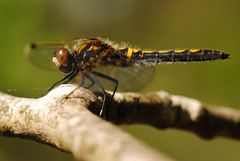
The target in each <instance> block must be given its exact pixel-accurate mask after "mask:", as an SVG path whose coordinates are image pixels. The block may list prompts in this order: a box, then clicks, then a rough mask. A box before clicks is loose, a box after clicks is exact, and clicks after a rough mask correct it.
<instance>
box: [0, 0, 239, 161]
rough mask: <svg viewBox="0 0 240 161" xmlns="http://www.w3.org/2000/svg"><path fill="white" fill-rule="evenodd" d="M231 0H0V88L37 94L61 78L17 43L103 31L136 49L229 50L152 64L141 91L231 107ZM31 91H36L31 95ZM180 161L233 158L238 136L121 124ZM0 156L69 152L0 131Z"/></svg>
mask: <svg viewBox="0 0 240 161" xmlns="http://www.w3.org/2000/svg"><path fill="white" fill-rule="evenodd" d="M239 7H240V1H238V0H228V1H226V0H218V1H211V0H181V1H178V0H159V1H157V0H148V1H147V0H119V1H117V0H45V1H32V0H21V1H16V0H15V1H14V0H0V72H1V75H0V78H1V79H0V82H1V83H0V89H1V91H5V92H6V91H8V92H10V93H11V94H13V95H17V96H24V97H37V96H38V94H39V89H42V88H46V87H49V86H50V85H51V84H52V83H54V82H55V81H56V80H58V79H59V78H60V77H61V74H60V73H58V72H54V71H50V70H44V69H41V68H38V67H36V66H34V65H32V64H31V63H30V62H29V60H28V59H27V58H26V56H24V55H23V48H24V45H25V44H26V43H28V42H31V41H36V40H49V41H50V40H53V41H57V40H65V39H71V38H75V37H94V36H99V37H104V38H110V39H111V40H114V41H119V42H121V41H125V42H130V43H131V44H133V45H137V46H140V47H141V48H150V49H172V48H208V49H218V50H223V51H226V52H228V53H231V59H230V60H226V61H216V62H211V63H193V64H173V65H159V66H158V67H157V74H156V77H155V79H154V80H153V81H152V83H151V84H149V86H148V87H146V88H145V91H153V90H166V91H168V92H170V93H172V94H178V95H185V96H189V97H193V98H197V99H199V100H201V101H203V102H205V103H209V104H213V105H225V106H231V107H235V108H238V105H239V100H238V99H239V98H240V92H239V91H240V85H239V82H240V63H239V59H240V45H239V42H240V30H239V29H240V10H239ZM36 93H37V94H36ZM122 128H123V129H124V130H126V131H128V132H129V133H131V134H132V135H134V136H136V137H137V138H139V139H140V140H142V141H143V142H145V143H146V144H149V145H150V146H152V147H153V148H155V149H157V150H159V151H161V152H163V153H165V154H167V155H169V156H170V157H172V158H174V159H176V160H180V161H192V160H194V161H203V160H204V161H213V160H219V161H235V160H238V158H239V149H240V142H239V141H236V140H230V139H224V138H217V139H214V140H210V141H206V140H202V139H200V138H198V137H197V136H195V135H193V134H191V133H187V132H183V131H179V130H171V129H169V130H164V131H159V130H156V129H154V128H151V127H147V126H143V125H131V126H122ZM0 160H1V161H32V160H34V161H42V160H46V161H53V160H58V161H72V160H73V158H72V157H71V155H69V154H66V153H63V152H61V151H58V150H55V149H53V148H51V147H48V146H46V145H41V144H39V143H35V142H32V141H28V140H21V139H13V138H6V137H0Z"/></svg>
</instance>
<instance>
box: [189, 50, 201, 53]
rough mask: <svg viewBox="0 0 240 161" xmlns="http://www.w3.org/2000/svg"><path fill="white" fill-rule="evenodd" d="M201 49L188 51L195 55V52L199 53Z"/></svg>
mask: <svg viewBox="0 0 240 161" xmlns="http://www.w3.org/2000/svg"><path fill="white" fill-rule="evenodd" d="M200 50H201V49H189V51H190V52H191V53H196V52H199V51H200Z"/></svg>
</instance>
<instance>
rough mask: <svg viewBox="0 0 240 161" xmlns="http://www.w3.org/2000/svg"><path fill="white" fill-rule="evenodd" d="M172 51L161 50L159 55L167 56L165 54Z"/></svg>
mask: <svg viewBox="0 0 240 161" xmlns="http://www.w3.org/2000/svg"><path fill="white" fill-rule="evenodd" d="M170 51H171V50H160V51H159V53H160V54H165V53H168V52H170Z"/></svg>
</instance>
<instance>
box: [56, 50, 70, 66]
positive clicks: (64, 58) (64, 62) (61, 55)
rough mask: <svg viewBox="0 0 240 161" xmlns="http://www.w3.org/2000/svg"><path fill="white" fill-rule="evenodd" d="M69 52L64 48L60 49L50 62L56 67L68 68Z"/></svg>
mask: <svg viewBox="0 0 240 161" xmlns="http://www.w3.org/2000/svg"><path fill="white" fill-rule="evenodd" d="M69 57H70V54H69V51H68V50H67V49H66V48H60V49H59V50H58V51H57V52H56V56H55V57H53V59H52V61H53V63H55V64H56V66H57V67H60V66H68V65H69Z"/></svg>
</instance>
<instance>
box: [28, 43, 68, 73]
mask: <svg viewBox="0 0 240 161" xmlns="http://www.w3.org/2000/svg"><path fill="white" fill-rule="evenodd" d="M62 46H64V43H63V42H59V43H58V42H56V43H55V42H51V43H46V42H36V43H31V44H27V45H26V46H25V51H24V53H25V54H26V55H27V57H28V59H29V60H30V62H31V63H33V64H34V65H36V66H38V67H41V68H45V69H56V67H55V65H54V64H53V63H52V57H53V55H54V53H55V52H56V50H57V49H58V48H60V47H62Z"/></svg>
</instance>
